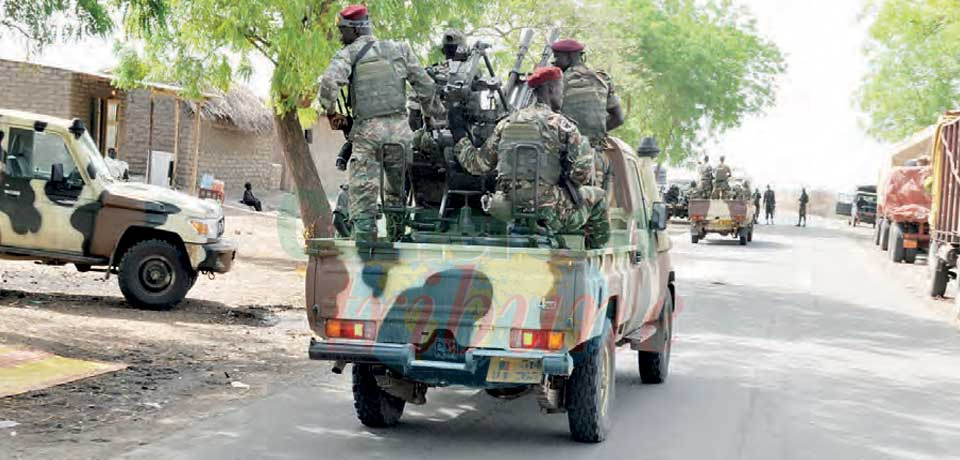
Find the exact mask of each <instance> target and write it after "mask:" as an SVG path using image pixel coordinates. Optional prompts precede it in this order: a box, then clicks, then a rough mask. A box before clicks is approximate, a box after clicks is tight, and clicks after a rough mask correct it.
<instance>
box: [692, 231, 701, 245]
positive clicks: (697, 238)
mask: <svg viewBox="0 0 960 460" xmlns="http://www.w3.org/2000/svg"><path fill="white" fill-rule="evenodd" d="M690 242H691V243H693V244H697V243H698V242H700V235H698V234H696V233H691V234H690Z"/></svg>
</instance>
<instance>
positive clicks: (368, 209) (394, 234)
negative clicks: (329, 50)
mask: <svg viewBox="0 0 960 460" xmlns="http://www.w3.org/2000/svg"><path fill="white" fill-rule="evenodd" d="M337 27H338V29H339V31H340V41H341V42H342V43H343V44H344V47H343V49H341V50H340V51H338V52H337V53H336V54H335V55H334V56H333V58H332V59H331V60H330V64H329V66H328V67H327V69H326V70H325V71H324V72H323V77H322V78H321V81H320V104H321V105H322V106H323V107H324V108H325V109H326V113H327V117H328V118H329V120H330V125H331V127H332V128H334V129H339V130H344V129H346V128H347V125H348V123H349V121H348V120H347V119H346V117H344V116H342V115H338V114H336V101H337V97H338V95H339V92H340V88H341V87H342V86H344V85H347V84H349V86H350V101H349V102H350V106H351V108H352V111H353V117H354V119H353V120H352V128H351V129H350V140H351V142H352V143H353V155H352V157H351V159H350V161H349V163H348V165H347V175H348V185H349V188H350V193H349V204H350V206H349V210H350V217H351V221H352V227H353V235H354V238H355V239H356V240H358V241H371V242H372V241H375V240H376V237H377V236H376V235H377V217H378V208H377V201H378V196H379V195H380V194H381V193H382V195H383V201H384V203H383V206H384V208H387V207H389V208H393V209H394V210H397V209H402V208H403V207H404V202H405V197H404V196H402V195H403V189H404V178H403V177H402V176H403V174H402V171H403V170H404V169H405V168H404V163H405V162H408V161H409V152H410V148H411V146H410V144H411V141H412V137H413V133H412V132H411V131H410V127H409V126H408V124H407V117H406V113H405V112H406V92H407V83H410V85H411V86H413V89H414V91H415V92H416V94H417V99H418V102H419V103H420V104H421V106H427V107H431V105H430V104H431V103H432V100H433V92H434V83H433V80H432V79H430V76H429V75H427V73H426V72H425V71H424V70H423V68H422V67H421V66H420V63H419V62H417V59H416V57H415V56H414V54H413V51H412V50H411V49H410V46H409V45H407V44H406V43H398V42H394V41H389V40H377V39H376V38H374V37H373V35H372V33H371V30H370V18H369V17H368V16H367V8H366V7H364V6H361V5H350V6H347V7H345V8H344V9H343V10H341V11H340V13H339V14H338V15H337ZM381 159H382V162H383V164H381ZM381 174H384V176H385V177H381ZM381 180H383V182H384V189H385V190H381V186H380V183H381ZM384 214H385V215H386V218H387V233H388V235H389V237H390V238H391V240H393V241H395V240H397V239H399V238H400V237H401V236H402V235H403V232H404V221H405V219H406V217H405V213H404V212H402V211H389V212H385V213H384Z"/></svg>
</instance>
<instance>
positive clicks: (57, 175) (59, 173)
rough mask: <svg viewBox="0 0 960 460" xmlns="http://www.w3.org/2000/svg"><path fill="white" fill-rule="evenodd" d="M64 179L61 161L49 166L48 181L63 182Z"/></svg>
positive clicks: (53, 182)
mask: <svg viewBox="0 0 960 460" xmlns="http://www.w3.org/2000/svg"><path fill="white" fill-rule="evenodd" d="M64 182H66V179H65V178H64V177H63V163H54V164H53V165H51V166H50V183H52V184H63V183H64Z"/></svg>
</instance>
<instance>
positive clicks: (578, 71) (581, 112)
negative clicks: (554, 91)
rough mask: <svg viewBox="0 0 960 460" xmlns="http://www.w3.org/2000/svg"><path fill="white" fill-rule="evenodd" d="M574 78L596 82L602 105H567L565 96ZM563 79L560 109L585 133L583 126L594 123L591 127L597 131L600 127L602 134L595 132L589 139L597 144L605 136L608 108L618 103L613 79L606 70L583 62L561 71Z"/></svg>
mask: <svg viewBox="0 0 960 460" xmlns="http://www.w3.org/2000/svg"><path fill="white" fill-rule="evenodd" d="M574 80H579V81H581V82H589V81H593V82H596V83H595V84H596V85H598V86H597V87H596V90H598V91H600V92H601V93H602V94H600V95H598V96H599V97H600V99H603V106H602V107H596V108H594V109H587V108H585V107H576V108H573V107H568V105H567V98H568V96H569V94H568V93H569V92H570V90H571V82H572V81H574ZM563 81H564V93H565V94H564V107H563V109H562V110H561V111H562V112H563V113H564V115H567V116H568V117H570V118H571V119H573V120H574V121H576V122H577V124H578V125H579V126H580V128H581V131H584V134H585V135H586V131H587V129H586V128H584V127H585V126H593V125H596V126H593V128H592V129H594V130H597V131H599V130H601V129H602V130H603V131H604V133H603V135H599V134H596V133H595V134H594V136H593V138H591V139H590V143H591V144H593V145H594V146H597V145H599V144H600V143H601V142H603V139H602V137H605V135H606V120H607V113H608V112H609V111H610V110H613V109H615V108H616V107H618V106H619V105H620V98H618V97H617V94H616V92H615V91H614V88H613V80H612V79H611V78H610V75H608V74H607V73H606V72H603V71H599V70H592V69H590V68H589V67H587V66H585V65H583V64H579V65H575V66H572V67H570V68H569V69H567V70H566V71H565V72H564V73H563ZM592 97H593V96H592ZM591 105H592V104H591ZM594 111H595V112H596V113H595V114H592V112H594ZM587 112H590V113H587ZM592 117H596V118H597V119H596V120H592V119H591V118H592ZM600 125H603V126H602V127H601V126H600Z"/></svg>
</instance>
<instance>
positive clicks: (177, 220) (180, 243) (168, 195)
mask: <svg viewBox="0 0 960 460" xmlns="http://www.w3.org/2000/svg"><path fill="white" fill-rule="evenodd" d="M0 157H2V159H3V162H2V164H0V188H2V190H0V258H4V259H17V260H27V261H39V262H41V263H44V264H49V265H66V264H73V265H74V266H75V267H76V268H77V270H79V271H81V272H86V271H91V270H94V271H103V272H106V273H107V274H108V276H109V274H116V275H117V278H118V280H119V284H120V291H121V292H123V295H124V297H125V298H126V299H127V301H128V302H129V303H131V304H133V305H135V306H138V307H144V308H154V309H166V308H170V307H172V306H174V305H176V304H177V303H179V302H180V301H182V300H183V299H184V297H186V295H187V291H189V290H190V288H191V287H193V284H194V283H195V282H196V280H197V277H198V275H199V274H200V273H204V272H209V273H225V272H227V271H228V270H230V267H231V265H232V264H233V259H234V257H235V255H236V251H237V245H236V243H234V242H231V241H228V240H225V239H222V236H223V232H224V218H223V210H222V209H221V208H220V205H219V204H217V203H216V202H214V201H207V200H200V199H198V198H194V197H191V196H188V195H185V194H183V193H179V192H175V191H172V190H169V189H166V188H162V187H157V186H151V185H145V184H136V183H128V182H120V181H117V180H115V179H113V177H112V175H111V174H110V171H109V169H108V167H107V165H106V163H104V160H103V157H102V156H101V155H100V153H99V152H98V150H97V148H96V145H95V144H94V142H93V140H92V139H91V138H90V135H89V133H87V131H86V129H85V128H84V126H83V123H81V122H80V121H79V120H72V121H70V120H63V119H58V118H52V117H46V116H42V115H35V114H30V113H24V112H15V111H10V110H0Z"/></svg>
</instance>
